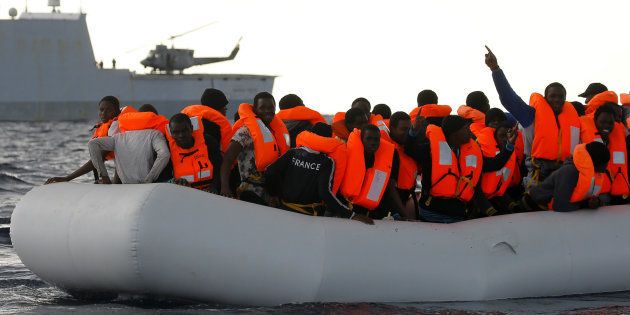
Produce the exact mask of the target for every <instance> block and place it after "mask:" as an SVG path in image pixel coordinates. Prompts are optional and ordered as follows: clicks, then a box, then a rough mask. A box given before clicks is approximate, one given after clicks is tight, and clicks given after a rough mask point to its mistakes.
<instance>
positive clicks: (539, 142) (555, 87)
mask: <svg viewBox="0 0 630 315" xmlns="http://www.w3.org/2000/svg"><path fill="white" fill-rule="evenodd" d="M486 48H487V47H486ZM485 61H486V65H487V66H488V68H490V70H492V78H493V80H494V85H495V87H496V89H497V92H498V93H499V98H500V100H501V104H503V106H504V107H505V109H507V111H508V112H510V113H511V114H512V115H514V117H515V118H516V119H517V120H518V122H519V123H520V124H521V126H522V127H523V128H524V132H523V135H524V140H525V156H526V158H525V159H526V165H527V167H528V170H529V173H528V175H527V177H526V178H525V180H524V182H525V185H526V187H533V186H536V185H538V184H539V183H540V182H542V181H543V180H544V179H545V178H546V177H547V176H549V175H550V174H551V173H552V172H553V171H555V170H556V169H558V168H559V167H560V166H562V163H563V162H564V160H565V159H566V158H568V157H569V156H570V155H571V153H572V152H573V149H574V148H575V146H576V145H577V144H578V143H579V141H580V120H579V117H578V114H577V112H576V111H575V108H574V107H573V105H572V104H571V103H569V102H567V101H566V96H567V91H566V89H565V88H564V86H563V85H562V84H560V83H558V82H554V83H551V84H549V85H548V86H547V87H546V88H545V94H544V96H543V95H540V94H538V93H533V94H532V95H531V97H530V100H529V105H528V104H527V103H525V102H524V101H523V99H521V97H520V96H518V94H516V92H514V90H513V89H512V87H511V86H510V83H509V82H508V80H507V78H506V77H505V74H504V73H503V71H502V70H501V68H499V64H498V62H497V58H496V57H495V55H494V54H493V53H492V51H490V49H488V53H487V54H486V60H485Z"/></svg>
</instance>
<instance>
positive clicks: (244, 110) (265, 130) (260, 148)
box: [221, 92, 289, 205]
mask: <svg viewBox="0 0 630 315" xmlns="http://www.w3.org/2000/svg"><path fill="white" fill-rule="evenodd" d="M275 113H276V101H275V99H274V98H273V96H272V95H271V94H269V93H267V92H261V93H258V94H256V96H255V97H254V105H251V104H241V106H239V109H238V114H239V117H240V119H239V120H238V121H237V122H236V123H235V124H234V127H233V129H234V136H233V137H232V140H231V142H230V145H229V146H228V149H227V151H226V152H225V155H224V156H223V162H222V163H221V195H223V196H226V197H233V196H234V193H233V192H232V189H231V188H230V183H229V179H230V172H231V169H232V165H233V164H234V162H235V161H238V170H239V173H240V176H241V184H240V185H239V187H238V188H237V190H236V196H237V197H238V198H239V199H241V200H244V201H249V202H253V203H257V204H262V205H268V204H269V202H270V198H269V195H268V194H267V193H266V191H265V182H264V175H263V172H264V171H265V169H266V168H267V166H269V165H270V164H271V163H273V162H274V161H275V160H277V159H278V158H279V157H280V156H281V155H282V154H284V153H285V152H287V150H288V148H289V131H288V130H287V128H286V127H285V125H284V123H282V120H280V118H278V117H276V116H275Z"/></svg>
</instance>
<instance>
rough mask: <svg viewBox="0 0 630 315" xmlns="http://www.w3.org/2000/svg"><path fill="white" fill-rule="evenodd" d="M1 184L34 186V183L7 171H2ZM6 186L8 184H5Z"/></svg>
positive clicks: (0, 174) (0, 175)
mask: <svg viewBox="0 0 630 315" xmlns="http://www.w3.org/2000/svg"><path fill="white" fill-rule="evenodd" d="M0 185H2V186H5V185H22V186H24V185H27V186H33V184H31V183H29V182H26V181H23V180H21V179H19V178H17V177H15V176H13V175H9V174H6V173H0ZM5 187H6V186H5Z"/></svg>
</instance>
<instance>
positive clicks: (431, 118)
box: [46, 49, 630, 224]
mask: <svg viewBox="0 0 630 315" xmlns="http://www.w3.org/2000/svg"><path fill="white" fill-rule="evenodd" d="M485 63H486V65H487V66H488V68H489V69H490V70H491V72H492V79H493V81H494V85H495V87H496V90H497V93H498V95H499V99H500V101H501V104H502V105H503V107H504V108H505V109H506V110H507V112H504V111H503V110H501V109H499V108H496V107H495V108H491V106H490V102H489V100H488V98H487V96H486V95H485V94H484V93H483V92H481V91H475V92H472V93H470V94H469V95H468V97H467V98H466V101H465V105H461V106H459V108H457V110H456V115H455V114H454V113H452V112H453V108H452V107H451V106H449V105H441V104H439V102H438V96H437V94H436V93H435V92H434V91H432V90H423V91H421V92H420V93H418V97H417V107H415V108H412V109H410V110H411V111H410V112H409V113H407V112H402V111H399V112H395V113H392V112H391V109H390V108H389V107H388V106H387V105H385V104H378V105H376V106H374V107H373V108H372V106H371V103H370V102H369V101H368V100H367V99H365V98H357V99H356V100H354V101H353V102H352V104H350V108H348V110H347V111H345V112H339V113H337V114H335V115H334V116H333V118H332V122H331V123H329V122H328V121H326V119H325V118H324V117H323V116H322V115H321V114H320V113H319V112H317V111H316V110H314V109H312V108H308V107H306V106H305V105H304V103H303V101H302V99H301V98H300V97H298V96H297V95H294V94H289V95H286V96H284V97H282V98H281V99H280V101H279V102H278V106H279V112H278V113H276V101H275V99H274V97H273V96H272V95H271V94H270V93H268V92H261V93H258V94H257V95H256V96H255V97H254V99H253V102H252V104H240V106H239V107H238V112H237V114H236V115H235V117H234V123H233V124H232V123H231V122H230V120H229V119H228V118H227V117H226V113H227V106H228V104H229V102H228V99H227V98H226V96H225V95H224V94H223V93H222V92H221V91H219V90H216V89H207V90H205V91H204V93H203V95H202V97H201V104H199V105H190V106H187V107H185V108H184V109H182V110H181V113H178V114H176V115H174V116H172V117H170V119H167V118H166V117H163V116H161V115H159V114H158V112H157V110H156V109H155V107H153V106H151V105H150V104H145V105H142V106H140V107H139V108H138V109H135V108H133V107H130V106H128V107H124V108H120V103H119V101H118V99H116V98H115V97H113V96H106V97H104V98H103V99H102V100H101V101H100V102H99V116H100V119H101V122H100V123H99V124H98V125H97V126H95V130H94V135H93V138H92V140H91V141H90V142H89V143H88V148H89V152H90V160H89V161H87V162H86V163H85V164H84V165H83V166H81V167H80V168H79V169H77V170H76V171H75V172H73V173H71V174H69V175H67V176H65V177H54V178H51V179H49V180H48V181H47V182H46V183H47V184H50V183H55V182H64V181H70V180H73V179H75V178H77V177H79V176H82V175H85V174H88V173H90V172H93V173H94V174H95V181H96V182H97V183H100V184H137V183H152V182H169V183H172V184H177V185H182V186H188V187H191V188H194V189H199V190H203V191H206V192H209V193H215V194H220V195H222V196H225V197H229V198H237V199H240V200H243V201H247V202H252V203H256V204H260V205H266V206H271V207H277V208H281V209H285V210H288V211H292V212H298V213H302V214H306V215H313V216H335V217H343V218H350V219H353V220H357V221H361V222H363V223H366V224H373V220H375V219H384V220H419V221H426V222H435V223H454V222H459V221H463V220H467V219H474V218H479V217H487V216H494V215H502V214H509V213H517V212H529V211H542V210H553V211H574V210H577V209H582V208H590V209H595V208H598V207H600V206H605V205H617V204H625V203H627V202H628V201H629V200H630V184H629V182H628V149H629V147H628V144H629V143H630V141H629V139H628V128H629V127H630V126H629V125H630V119H628V118H627V117H628V116H630V95H629V94H621V95H620V96H618V95H617V94H616V93H615V92H613V91H608V89H607V88H606V86H604V85H603V84H601V83H592V84H590V85H589V86H588V87H587V88H586V90H585V91H584V93H582V94H580V95H579V96H580V97H583V98H585V105H584V104H582V103H579V102H567V100H566V95H567V93H566V90H565V88H564V86H563V85H562V84H560V83H557V82H554V83H551V84H549V85H548V86H547V87H546V88H545V90H544V94H539V93H533V94H531V96H530V98H529V102H525V101H524V100H523V99H522V98H521V97H520V96H519V95H518V94H517V93H516V92H515V91H514V90H513V89H512V87H511V86H510V84H509V82H508V80H507V77H506V75H505V73H504V72H503V70H502V69H501V68H500V67H499V64H498V62H497V58H496V56H495V55H494V54H493V53H492V52H491V51H490V50H489V49H488V53H487V54H486V56H485ZM624 105H627V106H624ZM626 109H627V110H626ZM626 119H628V120H627V121H626ZM106 160H114V162H115V172H114V174H113V178H112V177H110V175H109V174H108V170H107V168H106V167H105V161H106Z"/></svg>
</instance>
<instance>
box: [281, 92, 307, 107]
mask: <svg viewBox="0 0 630 315" xmlns="http://www.w3.org/2000/svg"><path fill="white" fill-rule="evenodd" d="M296 106H304V102H303V101H302V99H301V98H300V97H299V96H297V95H295V94H287V95H285V96H283V97H282V98H281V99H280V102H278V107H280V109H281V110H282V109H289V108H293V107H296Z"/></svg>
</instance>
